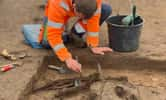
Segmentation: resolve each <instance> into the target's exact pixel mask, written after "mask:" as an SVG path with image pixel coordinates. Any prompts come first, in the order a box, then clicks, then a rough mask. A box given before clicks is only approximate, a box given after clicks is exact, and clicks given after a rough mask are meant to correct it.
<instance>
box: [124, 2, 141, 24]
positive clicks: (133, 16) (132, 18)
mask: <svg viewBox="0 0 166 100" xmlns="http://www.w3.org/2000/svg"><path fill="white" fill-rule="evenodd" d="M129 2H130V7H131V12H130V15H128V16H126V17H124V18H123V19H122V23H123V25H134V22H135V19H136V18H137V17H139V16H138V15H136V10H137V7H136V5H135V3H134V0H129Z"/></svg>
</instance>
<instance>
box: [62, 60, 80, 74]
mask: <svg viewBox="0 0 166 100" xmlns="http://www.w3.org/2000/svg"><path fill="white" fill-rule="evenodd" d="M65 62H66V65H67V67H68V68H69V69H71V70H73V71H75V72H81V64H80V63H79V62H78V61H76V60H74V59H73V58H69V59H66V61H65Z"/></svg>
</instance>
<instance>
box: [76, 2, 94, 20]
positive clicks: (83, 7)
mask: <svg viewBox="0 0 166 100" xmlns="http://www.w3.org/2000/svg"><path fill="white" fill-rule="evenodd" d="M74 3H75V5H76V10H77V11H78V12H80V13H82V14H83V15H84V16H85V19H89V18H90V17H92V16H93V14H94V13H95V11H96V10H97V1H96V0H74Z"/></svg>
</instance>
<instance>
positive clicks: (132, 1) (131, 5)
mask: <svg viewBox="0 0 166 100" xmlns="http://www.w3.org/2000/svg"><path fill="white" fill-rule="evenodd" d="M118 1H120V0H117V5H118V10H117V13H116V15H117V16H119V15H120V14H119V13H120V3H119V2H118ZM129 4H130V9H131V12H132V11H133V6H134V5H135V3H134V0H129Z"/></svg>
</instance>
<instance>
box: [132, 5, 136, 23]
mask: <svg viewBox="0 0 166 100" xmlns="http://www.w3.org/2000/svg"><path fill="white" fill-rule="evenodd" d="M132 15H133V22H132V23H133V24H134V22H135V18H136V5H133V10H132Z"/></svg>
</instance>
